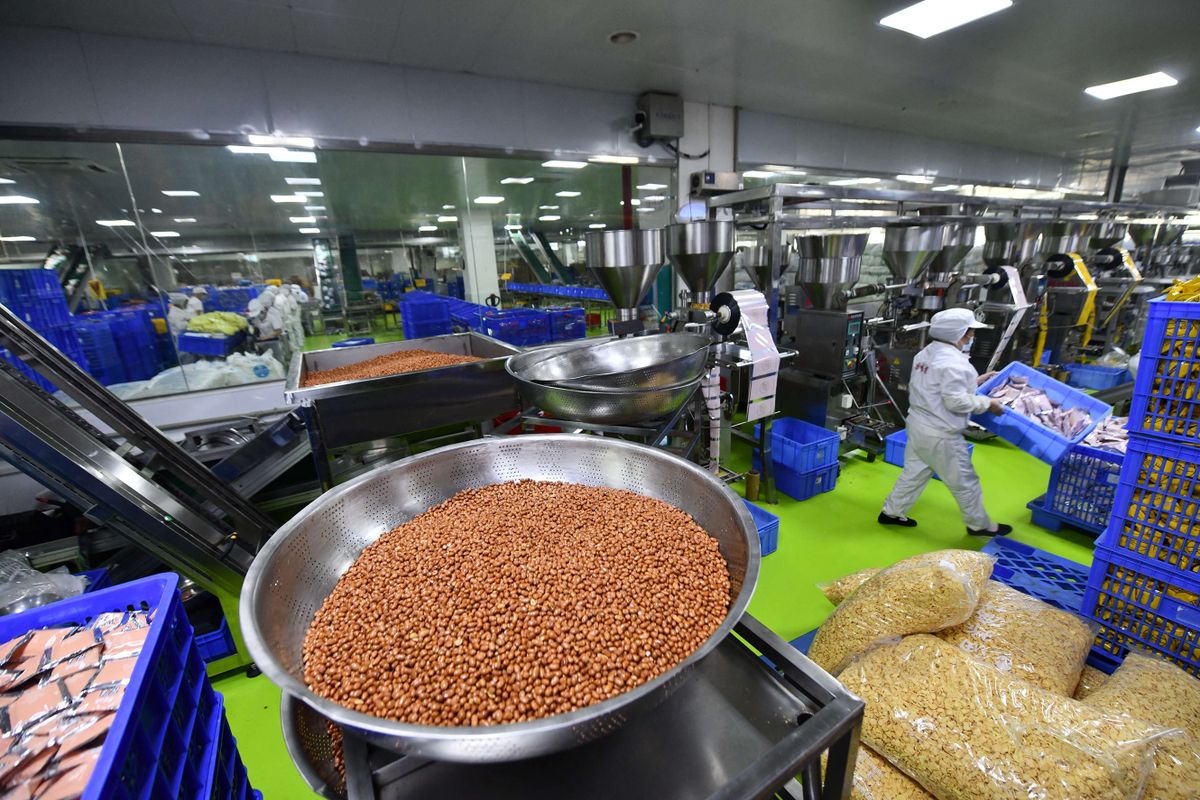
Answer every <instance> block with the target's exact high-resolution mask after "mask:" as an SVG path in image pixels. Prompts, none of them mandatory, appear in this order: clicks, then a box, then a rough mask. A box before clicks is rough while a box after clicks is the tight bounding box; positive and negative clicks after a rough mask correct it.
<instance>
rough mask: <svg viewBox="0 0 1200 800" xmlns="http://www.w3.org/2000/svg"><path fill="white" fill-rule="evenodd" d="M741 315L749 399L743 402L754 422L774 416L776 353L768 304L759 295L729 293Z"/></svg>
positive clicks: (748, 292)
mask: <svg viewBox="0 0 1200 800" xmlns="http://www.w3.org/2000/svg"><path fill="white" fill-rule="evenodd" d="M731 294H732V296H733V299H734V300H735V301H737V305H738V310H739V311H741V314H742V332H743V333H745V334H746V344H747V345H748V346H749V347H750V360H751V362H752V365H751V367H750V395H749V397H748V398H747V401H746V419H747V420H748V421H753V420H756V419H762V418H763V417H769V416H770V415H772V414H774V413H775V384H776V382H777V381H778V378H779V350H778V349H777V348H776V347H775V337H773V336H772V335H771V326H770V323H769V322H768V321H767V311H768V309H767V301H766V299H765V298H764V297H763V296H762V294H761V293H760V292H756V291H754V290H753V289H743V290H741V291H737V292H732V293H731Z"/></svg>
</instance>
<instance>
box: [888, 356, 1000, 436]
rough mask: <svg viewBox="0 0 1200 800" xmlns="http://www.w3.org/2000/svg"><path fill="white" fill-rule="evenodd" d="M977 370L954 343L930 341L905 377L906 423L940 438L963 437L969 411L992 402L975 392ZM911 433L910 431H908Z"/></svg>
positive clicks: (977, 378) (980, 412)
mask: <svg viewBox="0 0 1200 800" xmlns="http://www.w3.org/2000/svg"><path fill="white" fill-rule="evenodd" d="M978 380H979V373H978V372H976V371H975V367H973V366H971V360H970V359H969V358H967V354H966V353H964V352H963V351H962V350H960V349H959V348H958V347H957V346H956V345H952V344H947V343H946V342H932V343H930V344H929V345H928V346H927V347H926V348H925V349H924V350H922V351H921V352H919V353H917V356H916V358H914V359H913V367H912V375H911V377H909V379H908V425H909V427H910V428H912V427H917V428H920V430H921V432H922V433H927V434H929V435H931V436H939V437H947V438H948V437H958V436H962V434H963V431H965V430H966V429H967V424H968V423H969V422H970V417H971V415H972V414H982V413H983V412H984V411H987V409H988V406H989V405H991V400H990V399H989V398H987V397H983V396H981V395H977V394H975V392H976V390H977V389H978V385H977V381H978ZM910 436H911V434H910Z"/></svg>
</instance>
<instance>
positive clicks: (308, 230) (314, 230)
mask: <svg viewBox="0 0 1200 800" xmlns="http://www.w3.org/2000/svg"><path fill="white" fill-rule="evenodd" d="M297 230H298V231H300V233H320V232H321V229H320V228H297Z"/></svg>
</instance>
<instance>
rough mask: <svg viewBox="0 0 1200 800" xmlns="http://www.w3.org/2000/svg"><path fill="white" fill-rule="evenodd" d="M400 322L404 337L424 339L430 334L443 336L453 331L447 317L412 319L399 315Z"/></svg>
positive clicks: (452, 326)
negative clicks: (439, 318)
mask: <svg viewBox="0 0 1200 800" xmlns="http://www.w3.org/2000/svg"><path fill="white" fill-rule="evenodd" d="M400 323H401V327H402V328H403V329H404V338H405V339H425V338H428V337H430V336H445V335H446V334H449V333H454V325H453V323H451V321H450V318H449V317H447V318H446V319H442V320H424V321H414V320H410V319H409V318H408V317H405V316H401V318H400Z"/></svg>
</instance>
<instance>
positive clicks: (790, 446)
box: [754, 417, 839, 473]
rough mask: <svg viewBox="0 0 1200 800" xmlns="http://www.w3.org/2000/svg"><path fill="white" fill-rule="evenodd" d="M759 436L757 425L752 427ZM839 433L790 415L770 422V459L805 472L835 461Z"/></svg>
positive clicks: (785, 467)
mask: <svg viewBox="0 0 1200 800" xmlns="http://www.w3.org/2000/svg"><path fill="white" fill-rule="evenodd" d="M754 435H755V436H756V437H757V436H758V426H757V425H756V426H755V427H754ZM838 441H839V440H838V435H837V434H836V433H834V432H833V431H827V430H825V429H824V428H822V427H820V426H819V425H813V424H811V423H808V422H805V421H804V420H799V419H793V418H791V417H780V418H779V419H777V420H775V421H774V422H772V423H771V460H772V461H773V462H775V467H776V468H777V469H778V468H779V467H783V468H784V469H787V470H790V471H792V472H795V473H806V472H811V471H813V470H816V469H823V468H827V467H828V466H829V465H831V464H833V465H836V464H837V458H838Z"/></svg>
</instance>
